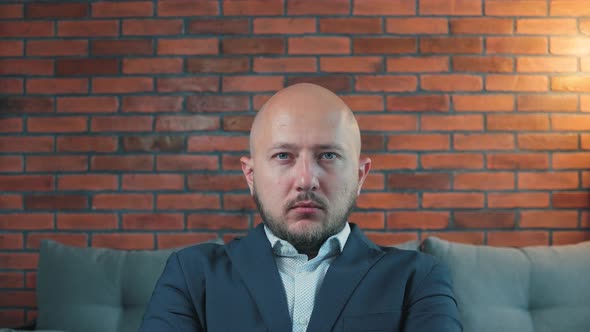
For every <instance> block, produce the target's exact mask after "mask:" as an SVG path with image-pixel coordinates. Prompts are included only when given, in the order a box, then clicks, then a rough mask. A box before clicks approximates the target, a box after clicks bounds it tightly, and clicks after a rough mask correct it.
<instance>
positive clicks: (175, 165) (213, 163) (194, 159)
mask: <svg viewBox="0 0 590 332" xmlns="http://www.w3.org/2000/svg"><path fill="white" fill-rule="evenodd" d="M157 158H158V159H157V161H156V169H157V170H158V171H190V170H216V169H217V168H218V163H219V159H218V157H217V156H211V155H208V156H207V155H185V154H180V155H159V156H158V157H157Z"/></svg>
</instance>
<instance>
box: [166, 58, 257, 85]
mask: <svg viewBox="0 0 590 332" xmlns="http://www.w3.org/2000/svg"><path fill="white" fill-rule="evenodd" d="M186 64H187V71H188V72H190V73H239V72H248V71H250V60H249V59H248V58H246V57H243V58H236V57H231V58H189V59H187V63H186ZM175 79H177V78H175ZM201 79H204V78H201ZM209 79H210V78H209ZM216 82H217V80H216Z"/></svg>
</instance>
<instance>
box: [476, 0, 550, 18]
mask: <svg viewBox="0 0 590 332" xmlns="http://www.w3.org/2000/svg"><path fill="white" fill-rule="evenodd" d="M485 15H487V16H546V15H547V1H545V0H513V1H504V0H486V3H485Z"/></svg>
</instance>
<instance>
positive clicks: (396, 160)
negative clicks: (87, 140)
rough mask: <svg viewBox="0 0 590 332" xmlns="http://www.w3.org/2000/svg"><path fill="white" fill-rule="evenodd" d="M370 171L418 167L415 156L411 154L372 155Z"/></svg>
mask: <svg viewBox="0 0 590 332" xmlns="http://www.w3.org/2000/svg"><path fill="white" fill-rule="evenodd" d="M369 157H370V158H371V161H372V162H373V163H372V169H373V170H375V171H380V170H382V171H388V170H394V169H411V170H414V169H416V168H417V167H418V162H417V160H416V155H413V154H392V153H372V154H370V155H369Z"/></svg>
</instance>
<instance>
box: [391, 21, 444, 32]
mask: <svg viewBox="0 0 590 332" xmlns="http://www.w3.org/2000/svg"><path fill="white" fill-rule="evenodd" d="M385 24H386V25H385V30H386V32H387V33H393V34H408V35H416V34H428V35H436V34H447V33H449V24H448V20H447V19H446V18H431V17H409V18H387V19H386V20H385Z"/></svg>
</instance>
